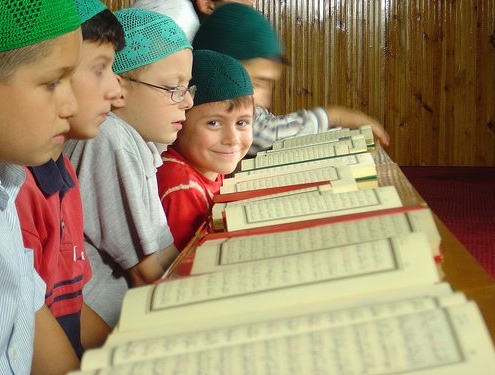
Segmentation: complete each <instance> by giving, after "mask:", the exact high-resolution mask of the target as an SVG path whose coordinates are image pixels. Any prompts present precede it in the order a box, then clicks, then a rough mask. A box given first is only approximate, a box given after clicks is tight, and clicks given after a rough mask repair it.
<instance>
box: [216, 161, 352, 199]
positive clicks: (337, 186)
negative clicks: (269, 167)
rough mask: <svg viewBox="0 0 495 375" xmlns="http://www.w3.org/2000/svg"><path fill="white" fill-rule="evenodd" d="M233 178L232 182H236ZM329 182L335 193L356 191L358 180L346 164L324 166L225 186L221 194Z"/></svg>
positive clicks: (293, 170)
mask: <svg viewBox="0 0 495 375" xmlns="http://www.w3.org/2000/svg"><path fill="white" fill-rule="evenodd" d="M234 179H235V178H232V179H231V180H234ZM317 181H328V182H330V183H331V185H332V190H333V191H334V192H336V193H337V192H341V191H349V190H356V189H357V186H356V180H355V179H354V177H353V176H352V172H351V169H350V167H349V166H348V165H346V164H340V165H335V166H324V167H320V168H301V167H299V168H298V170H296V169H295V168H294V169H287V170H286V171H284V173H280V174H276V175H272V176H262V177H258V178H253V179H250V180H245V181H239V182H237V183H228V184H224V185H223V186H222V187H221V188H220V194H226V193H235V192H243V191H250V190H259V189H266V188H274V187H279V186H288V185H299V184H304V183H308V182H317Z"/></svg>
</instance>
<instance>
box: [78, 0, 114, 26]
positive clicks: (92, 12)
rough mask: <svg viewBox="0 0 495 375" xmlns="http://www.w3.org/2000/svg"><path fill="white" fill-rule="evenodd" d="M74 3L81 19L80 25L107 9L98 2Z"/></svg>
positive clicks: (97, 0)
mask: <svg viewBox="0 0 495 375" xmlns="http://www.w3.org/2000/svg"><path fill="white" fill-rule="evenodd" d="M75 2H76V8H77V11H78V13H79V17H81V23H84V22H86V21H87V20H89V19H91V18H93V17H94V16H96V15H97V14H98V13H100V12H103V11H104V10H105V9H107V6H106V5H105V4H104V3H102V2H101V1H100V0H75Z"/></svg>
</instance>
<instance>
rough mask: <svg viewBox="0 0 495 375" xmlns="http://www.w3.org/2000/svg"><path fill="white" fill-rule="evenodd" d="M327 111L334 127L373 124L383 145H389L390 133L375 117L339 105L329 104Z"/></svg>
mask: <svg viewBox="0 0 495 375" xmlns="http://www.w3.org/2000/svg"><path fill="white" fill-rule="evenodd" d="M326 111H327V115H328V120H329V122H330V124H331V125H332V127H343V128H357V127H359V126H362V125H371V129H372V130H373V134H374V136H375V139H376V140H378V141H379V143H380V144H381V145H383V146H388V145H389V142H390V137H389V135H388V133H387V132H386V131H385V129H384V128H383V126H382V125H381V124H380V123H379V122H378V121H377V120H376V119H374V118H373V117H370V116H368V115H366V114H365V113H363V112H361V111H358V110H355V109H351V108H349V107H343V106H338V105H332V106H329V107H327V108H326Z"/></svg>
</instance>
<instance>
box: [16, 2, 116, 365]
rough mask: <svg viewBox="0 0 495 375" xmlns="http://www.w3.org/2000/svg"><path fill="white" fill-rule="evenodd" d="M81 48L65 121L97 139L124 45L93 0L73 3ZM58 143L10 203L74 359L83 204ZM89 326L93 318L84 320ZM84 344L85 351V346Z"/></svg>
mask: <svg viewBox="0 0 495 375" xmlns="http://www.w3.org/2000/svg"><path fill="white" fill-rule="evenodd" d="M75 3H76V7H77V10H78V13H79V15H80V18H81V30H82V34H83V44H82V49H81V60H80V63H79V65H78V67H77V69H76V71H75V73H74V75H73V76H72V87H73V89H74V93H75V95H76V99H77V101H78V105H79V111H78V113H77V114H76V115H75V116H73V117H71V118H70V119H69V123H70V131H69V133H68V134H67V137H68V138H75V139H86V138H92V137H94V136H95V135H96V133H97V131H98V127H99V125H100V124H101V123H102V122H103V121H104V120H105V118H106V114H107V113H108V112H109V111H110V104H111V101H112V100H114V99H117V98H119V97H120V86H119V84H118V82H117V78H116V76H115V74H114V73H113V71H112V63H113V60H114V50H115V49H121V48H122V47H123V46H124V33H123V30H122V26H121V25H120V23H119V22H118V21H117V19H116V18H115V15H114V14H113V13H112V12H111V11H110V10H108V9H107V8H106V6H105V4H103V3H102V2H101V1H100V0H76V2H75ZM62 146H63V145H62V144H60V145H59V147H58V149H57V150H55V152H54V153H53V154H52V158H51V159H50V160H49V161H48V162H47V163H45V164H43V165H41V166H36V167H29V168H26V182H25V183H24V185H23V187H22V188H21V190H20V192H19V195H18V197H17V200H16V205H17V211H18V213H19V219H20V223H21V229H22V234H23V239H24V245H25V246H26V247H28V248H30V249H32V250H33V252H34V267H35V269H36V271H37V272H38V274H39V275H40V276H41V278H42V279H43V281H44V282H45V284H46V292H45V304H46V305H47V306H48V308H49V309H50V311H51V313H52V314H53V316H55V318H56V319H57V321H58V322H59V324H60V325H61V327H62V328H63V330H64V332H65V333H66V335H67V337H68V338H69V340H70V342H71V344H72V347H73V348H74V350H75V352H76V354H77V355H78V357H79V358H81V356H82V353H83V345H82V342H81V334H82V335H83V338H86V337H88V336H89V337H91V332H92V331H93V329H94V325H92V324H84V326H83V327H82V322H81V320H82V319H85V318H88V317H89V319H90V318H91V309H89V308H86V307H85V308H84V310H83V314H82V317H81V310H82V309H83V295H82V289H83V286H84V284H85V283H87V282H88V280H89V279H90V277H91V268H90V265H89V260H88V259H87V257H86V256H85V251H84V239H83V237H84V235H83V217H82V204H81V196H80V192H79V185H78V183H77V178H76V173H75V171H74V168H73V167H72V166H71V165H70V162H69V159H68V158H67V157H64V156H63V155H62ZM91 320H92V319H91ZM89 346H91V345H89Z"/></svg>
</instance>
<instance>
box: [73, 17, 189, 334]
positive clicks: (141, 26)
mask: <svg viewBox="0 0 495 375" xmlns="http://www.w3.org/2000/svg"><path fill="white" fill-rule="evenodd" d="M115 15H116V17H117V19H118V20H119V22H120V23H121V24H122V26H123V28H124V33H125V39H126V47H124V49H122V50H121V51H118V52H117V53H116V54H115V62H114V65H113V70H114V72H115V73H117V74H118V75H119V76H118V80H119V83H120V86H121V90H122V95H121V97H120V98H119V99H118V100H116V101H114V103H113V104H114V106H113V108H112V112H111V113H110V114H109V116H108V118H107V120H106V121H105V122H104V123H103V124H102V125H101V127H100V132H99V134H98V136H97V137H96V138H94V139H92V140H90V141H72V140H70V141H69V142H68V143H67V144H66V147H65V152H66V153H67V155H68V156H69V158H70V160H71V162H72V163H73V165H74V166H75V168H76V172H77V174H78V179H79V183H80V186H81V196H82V202H83V211H84V224H85V228H84V235H85V248H86V253H87V256H88V258H89V260H90V263H91V268H92V272H93V277H92V279H91V280H90V282H89V283H88V284H86V286H85V287H84V298H85V302H86V303H87V304H88V306H89V307H90V308H91V309H92V310H94V311H95V312H96V313H97V314H98V315H99V317H100V318H101V323H102V328H105V329H106V330H102V340H103V339H104V337H105V335H106V334H107V333H109V331H110V329H111V328H112V327H113V326H115V324H116V323H117V320H118V317H119V314H120V308H121V303H122V299H123V297H124V294H125V292H126V290H127V289H128V288H129V287H131V286H137V285H142V284H146V283H151V282H153V281H155V280H157V279H158V278H160V277H161V275H162V274H163V272H164V271H165V270H166V269H167V268H168V266H169V265H170V263H171V262H172V261H173V260H174V259H175V257H176V256H177V253H178V252H177V249H176V248H175V247H174V245H173V238H172V234H171V232H170V228H169V227H168V225H167V220H166V217H165V214H164V212H163V209H162V207H161V205H160V199H159V197H158V189H157V183H156V168H157V167H158V166H159V165H161V158H160V154H159V152H158V150H157V148H156V146H155V144H154V142H158V143H165V144H167V143H171V142H173V141H174V140H175V138H176V136H177V132H178V131H179V130H180V129H181V128H182V122H183V121H184V119H185V111H186V109H189V108H190V107H191V106H192V104H193V101H192V97H191V93H192V92H190V91H189V90H190V89H189V88H188V83H189V80H190V79H191V67H192V51H191V50H192V47H191V45H190V43H189V41H188V40H187V37H186V36H185V34H184V33H183V32H182V30H181V29H180V28H179V27H178V26H177V25H176V24H175V23H174V22H173V21H172V19H170V18H169V17H166V16H163V15H161V14H159V13H156V12H153V11H149V10H143V9H138V8H126V9H122V10H119V11H116V12H115Z"/></svg>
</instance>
